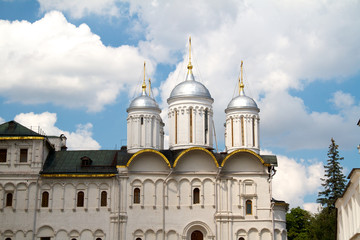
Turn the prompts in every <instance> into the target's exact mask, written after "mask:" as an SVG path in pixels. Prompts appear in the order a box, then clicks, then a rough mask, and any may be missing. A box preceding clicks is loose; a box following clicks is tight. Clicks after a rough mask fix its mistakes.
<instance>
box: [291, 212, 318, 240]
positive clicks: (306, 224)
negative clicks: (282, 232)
mask: <svg viewBox="0 0 360 240" xmlns="http://www.w3.org/2000/svg"><path fill="white" fill-rule="evenodd" d="M312 218H313V217H312V216H311V214H310V213H309V212H308V211H306V210H303V209H301V208H300V207H297V208H292V209H291V210H290V212H289V213H287V214H286V230H287V235H288V239H289V240H307V239H309V240H310V239H311V237H310V233H311V231H310V230H311V229H310V227H311V222H312Z"/></svg>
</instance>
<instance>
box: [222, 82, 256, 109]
mask: <svg viewBox="0 0 360 240" xmlns="http://www.w3.org/2000/svg"><path fill="white" fill-rule="evenodd" d="M226 109H229V110H230V109H254V110H257V111H259V108H258V106H257V104H256V102H255V101H254V99H252V98H251V97H248V96H246V95H245V92H244V88H242V89H241V90H240V94H239V96H237V97H234V98H233V99H232V100H231V101H230V103H229V104H228V106H227V108H226Z"/></svg>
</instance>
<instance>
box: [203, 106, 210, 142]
mask: <svg viewBox="0 0 360 240" xmlns="http://www.w3.org/2000/svg"><path fill="white" fill-rule="evenodd" d="M208 115H209V112H208V110H207V109H205V116H204V121H205V122H204V126H205V144H207V136H208V132H209V116H208Z"/></svg>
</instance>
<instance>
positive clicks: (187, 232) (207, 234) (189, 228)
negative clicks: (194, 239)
mask: <svg viewBox="0 0 360 240" xmlns="http://www.w3.org/2000/svg"><path fill="white" fill-rule="evenodd" d="M194 231H200V232H201V233H202V234H203V236H204V239H205V238H206V239H215V236H214V234H213V233H212V231H211V229H210V227H209V226H208V225H207V224H206V223H204V222H201V221H194V222H191V223H189V224H188V225H186V227H185V228H184V231H183V236H186V239H190V237H191V234H192V233H193V232H194Z"/></svg>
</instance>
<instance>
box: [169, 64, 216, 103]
mask: <svg viewBox="0 0 360 240" xmlns="http://www.w3.org/2000/svg"><path fill="white" fill-rule="evenodd" d="M178 97H202V98H209V99H211V100H213V99H212V97H211V95H210V92H209V90H208V89H207V88H206V87H205V86H204V85H203V84H202V83H200V82H197V81H195V78H194V75H193V74H192V72H191V71H190V72H188V74H187V76H186V80H185V81H184V82H181V83H179V84H178V85H176V87H175V88H174V89H173V90H172V91H171V94H170V97H169V98H168V101H169V100H170V99H173V98H178Z"/></svg>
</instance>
